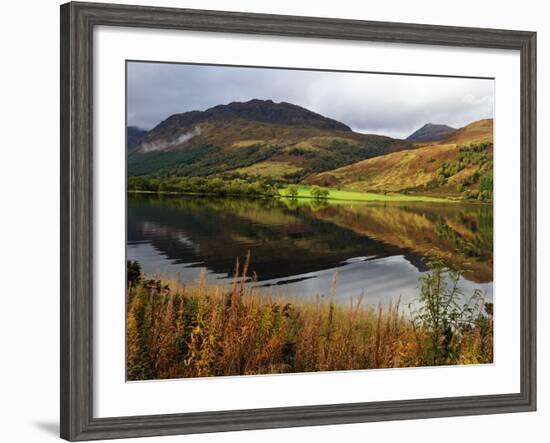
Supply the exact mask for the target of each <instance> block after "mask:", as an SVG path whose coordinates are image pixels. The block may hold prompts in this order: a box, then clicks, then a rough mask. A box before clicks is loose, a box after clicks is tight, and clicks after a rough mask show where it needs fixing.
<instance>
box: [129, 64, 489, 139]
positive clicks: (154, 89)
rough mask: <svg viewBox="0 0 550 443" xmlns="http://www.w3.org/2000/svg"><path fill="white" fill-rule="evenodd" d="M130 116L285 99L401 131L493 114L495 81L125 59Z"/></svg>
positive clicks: (360, 125) (378, 129)
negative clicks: (235, 102) (260, 100)
mask: <svg viewBox="0 0 550 443" xmlns="http://www.w3.org/2000/svg"><path fill="white" fill-rule="evenodd" d="M127 87H128V124H129V125H134V126H138V127H141V128H144V129H150V128H152V127H153V126H155V125H156V124H157V123H159V122H160V121H162V120H164V119H165V118H167V117H169V116H170V115H172V114H174V113H179V112H186V111H191V110H205V109H207V108H210V107H212V106H215V105H218V104H225V103H229V102H231V101H247V100H251V99H253V98H259V99H271V100H273V101H276V102H280V101H286V102H290V103H294V104H297V105H300V106H303V107H305V108H307V109H310V110H312V111H315V112H318V113H320V114H322V115H325V116H327V117H331V118H334V119H336V120H339V121H341V122H343V123H345V124H347V125H348V126H350V127H351V128H353V129H354V130H356V131H360V132H366V133H378V134H386V135H390V136H394V137H406V136H407V135H409V134H410V133H412V132H413V131H415V130H416V129H418V128H419V127H420V126H422V125H423V124H425V123H428V122H431V123H443V124H448V125H451V126H455V127H461V126H464V125H465V124H468V123H470V122H472V121H475V120H479V119H481V118H490V117H493V105H494V93H493V87H494V85H493V81H492V80H484V79H462V78H444V77H423V76H404V75H386V74H366V73H340V72H338V73H335V72H323V71H301V70H288V69H287V70H285V69H266V68H241V67H222V66H204V65H203V66H201V65H185V64H166V63H138V62H132V63H129V65H128V85H127Z"/></svg>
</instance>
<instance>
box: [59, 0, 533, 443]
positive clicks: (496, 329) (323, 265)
mask: <svg viewBox="0 0 550 443" xmlns="http://www.w3.org/2000/svg"><path fill="white" fill-rule="evenodd" d="M535 44H536V34H535V33H532V32H524V31H521V32H520V31H509V30H495V29H475V28H455V27H445V26H428V25H419V24H401V23H379V22H368V21H356V20H341V19H330V18H312V17H291V16H276V15H262V14H245V13H234V12H218V11H201V10H188V9H168V8H154V7H141V6H139V7H138V6H121V5H112V4H98V3H93V4H89V3H68V4H65V5H63V6H61V437H62V438H64V439H67V440H70V441H76V440H91V439H105V438H123V437H142V436H153V435H169V434H188V433H202V432H219V431H229V430H246V429H261V428H278V427H291V426H310V425H326V424H339V423H356V422H369V421H380V420H398V419H399V420H400V419H416V418H428V417H445V416H456V415H473V414H492V413H505V412H506V413H509V412H519V411H533V410H535V408H536V355H535V350H536V293H535V280H536V279H535V277H536V250H535V246H536V242H535V232H536V189H535V183H536V179H535V171H536V140H535V134H536V103H535V99H536V85H535V79H536V56H535V54H536V46H535Z"/></svg>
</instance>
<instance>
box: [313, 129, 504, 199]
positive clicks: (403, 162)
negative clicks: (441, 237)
mask: <svg viewBox="0 0 550 443" xmlns="http://www.w3.org/2000/svg"><path fill="white" fill-rule="evenodd" d="M492 170H493V120H492V119H487V120H479V121H476V122H473V123H471V124H469V125H467V126H465V127H463V128H460V129H458V130H456V131H454V132H453V133H451V135H450V136H448V137H447V138H446V139H445V140H442V141H440V142H438V143H432V144H429V145H427V146H424V147H419V148H417V149H413V150H406V151H401V152H395V153H390V154H388V155H384V156H381V157H376V158H371V159H367V160H363V161H359V162H356V163H354V164H351V165H347V166H344V167H341V168H338V169H335V170H332V171H326V172H322V173H318V174H312V175H310V176H308V177H306V178H305V180H304V182H305V183H307V184H317V185H322V186H331V187H342V188H345V189H349V190H354V191H371V192H399V193H409V194H422V195H433V196H445V197H449V196H457V197H459V196H476V195H479V193H480V192H481V191H484V190H487V191H488V192H492ZM483 195H484V196H487V198H489V194H483Z"/></svg>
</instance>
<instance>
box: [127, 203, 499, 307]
mask: <svg viewBox="0 0 550 443" xmlns="http://www.w3.org/2000/svg"><path fill="white" fill-rule="evenodd" d="M127 241H128V245H127V246H128V248H127V254H128V259H129V260H137V261H138V262H139V263H140V264H141V266H142V269H143V271H144V272H145V273H146V274H147V275H149V276H154V275H155V274H159V275H162V276H166V277H170V278H174V279H180V280H182V281H183V282H186V283H192V282H193V281H195V280H196V279H197V278H198V277H199V274H200V273H201V272H205V274H206V279H207V281H208V282H210V283H213V284H220V285H224V284H229V283H230V282H231V280H232V278H231V277H232V275H233V272H234V268H235V262H236V259H237V257H239V259H240V261H241V263H242V262H243V261H244V259H245V257H246V255H247V253H250V257H251V260H250V268H249V269H250V271H249V275H250V276H252V275H254V276H255V281H253V282H250V283H249V284H251V285H255V286H257V287H260V288H261V290H262V291H265V292H266V293H268V294H271V295H285V296H292V297H296V296H298V297H301V296H304V297H307V296H314V295H319V296H321V297H323V296H328V295H329V294H330V293H331V288H332V281H333V277H334V275H336V282H337V283H336V291H335V294H336V297H337V298H338V299H339V300H341V301H348V300H349V298H350V297H356V296H359V295H361V294H363V297H364V301H365V302H366V303H379V302H382V303H384V304H385V303H387V302H389V301H390V300H394V301H395V300H397V299H398V298H400V299H401V302H402V303H403V304H406V303H408V302H409V301H412V300H414V299H416V298H417V297H418V277H419V276H420V275H421V274H422V273H423V272H426V270H427V267H426V265H425V260H426V259H427V258H429V257H433V256H435V255H437V256H438V257H442V259H443V260H444V261H445V262H446V263H447V264H448V265H451V266H453V267H455V268H457V269H460V270H461V271H462V273H463V278H462V279H461V287H462V289H463V291H464V293H465V294H466V295H470V294H471V293H472V292H473V291H474V289H481V290H482V291H484V293H485V294H486V298H487V300H492V296H493V211H492V207H491V206H489V205H481V204H462V203H430V204H428V203H410V202H407V203H355V202H339V203H336V204H334V203H330V204H324V205H312V204H311V203H307V202H304V201H301V202H288V201H286V202H285V201H279V200H246V199H231V198H223V199H212V198H205V197H200V198H197V197H164V198H159V197H156V196H155V197H148V196H129V197H128V239H127Z"/></svg>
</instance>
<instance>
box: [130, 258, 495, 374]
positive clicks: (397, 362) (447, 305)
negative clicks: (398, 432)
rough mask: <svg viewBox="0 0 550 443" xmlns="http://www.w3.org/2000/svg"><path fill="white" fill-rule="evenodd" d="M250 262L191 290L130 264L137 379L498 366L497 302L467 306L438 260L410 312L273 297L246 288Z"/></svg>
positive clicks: (475, 299) (454, 276)
mask: <svg viewBox="0 0 550 443" xmlns="http://www.w3.org/2000/svg"><path fill="white" fill-rule="evenodd" d="M247 271H248V259H247V261H246V263H245V264H244V266H243V267H242V269H241V268H240V267H239V264H238V263H237V265H236V268H235V278H234V281H233V285H232V287H231V288H230V289H227V288H226V287H222V286H210V285H208V284H207V283H206V282H205V279H204V276H203V277H202V278H199V280H198V281H197V282H195V283H194V284H192V285H189V286H186V285H184V284H182V283H180V282H167V281H161V280H147V279H144V277H143V275H142V274H141V272H140V268H139V264H137V263H136V262H129V264H128V303H127V306H128V311H127V352H128V355H127V377H128V379H129V380H147V379H166V378H181V377H203V376H222V375H246V374H272V373H292V372H310V371H331V370H352V369H368V368H392V367H415V366H427V365H451V364H453V365H454V364H475V363H490V362H492V360H493V352H492V349H493V320H492V304H489V303H484V302H483V299H482V296H481V294H480V293H478V292H476V293H474V294H473V296H472V297H471V298H470V300H469V301H468V302H466V303H464V302H463V299H464V298H463V294H462V292H461V290H460V288H459V286H458V281H459V273H457V272H455V271H452V270H450V269H448V268H446V267H445V266H443V265H442V264H441V263H431V264H430V272H428V273H427V274H425V275H424V276H423V277H422V278H421V280H420V294H419V298H418V301H417V302H416V303H414V304H413V305H411V306H410V307H409V314H408V315H407V314H406V313H405V312H404V310H403V309H401V307H400V304H399V302H397V303H393V304H392V303H390V304H388V305H387V306H386V307H382V306H378V307H372V306H364V305H363V303H362V302H363V301H362V299H361V297H359V298H358V299H356V300H350V303H349V304H340V303H336V302H335V297H336V292H337V284H336V276H335V277H334V280H333V286H332V294H331V296H330V297H328V298H327V299H322V298H319V297H317V298H316V299H315V300H312V301H297V300H290V299H287V300H282V299H280V298H272V297H269V296H268V295H266V294H264V293H262V294H260V293H259V291H257V290H256V289H253V288H250V286H247V285H245V283H244V282H245V280H247V279H246V275H247Z"/></svg>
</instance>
